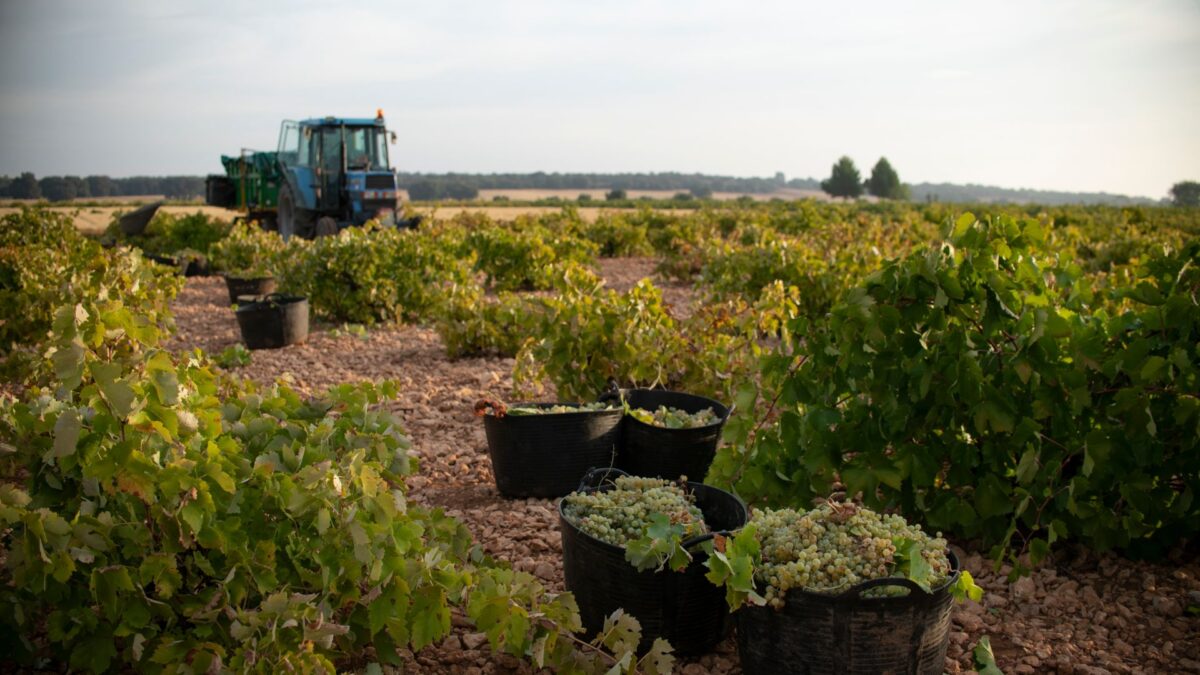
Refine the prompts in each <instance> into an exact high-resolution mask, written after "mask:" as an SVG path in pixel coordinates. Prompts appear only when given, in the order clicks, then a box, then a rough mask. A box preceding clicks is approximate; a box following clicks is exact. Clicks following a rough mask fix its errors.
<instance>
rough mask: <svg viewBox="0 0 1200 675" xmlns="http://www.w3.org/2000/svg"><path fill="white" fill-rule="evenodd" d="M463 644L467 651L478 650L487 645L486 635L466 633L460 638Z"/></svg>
mask: <svg viewBox="0 0 1200 675" xmlns="http://www.w3.org/2000/svg"><path fill="white" fill-rule="evenodd" d="M462 641H463V644H465V645H466V646H467V648H468V649H479V648H480V647H482V646H484V645H486V644H487V641H488V639H487V635H486V634H484V633H466V634H464V635H463V636H462Z"/></svg>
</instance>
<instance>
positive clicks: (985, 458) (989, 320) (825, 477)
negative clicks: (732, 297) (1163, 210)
mask: <svg viewBox="0 0 1200 675" xmlns="http://www.w3.org/2000/svg"><path fill="white" fill-rule="evenodd" d="M1198 250H1200V244H1198V243H1195V242H1193V243H1192V244H1190V245H1189V246H1188V247H1187V248H1186V249H1184V250H1182V251H1180V252H1178V253H1173V254H1170V255H1162V254H1160V255H1158V256H1156V257H1155V258H1153V259H1151V260H1147V261H1145V262H1144V264H1143V265H1142V267H1141V268H1140V269H1139V270H1138V272H1137V273H1138V276H1139V278H1138V279H1137V280H1135V281H1134V282H1132V283H1130V284H1128V285H1122V286H1119V287H1116V288H1114V289H1113V290H1112V291H1110V292H1109V294H1108V295H1107V297H1102V296H1101V294H1098V293H1096V292H1095V291H1093V290H1092V288H1091V286H1090V285H1089V283H1088V281H1087V280H1086V279H1085V278H1084V276H1083V271H1082V270H1081V269H1080V267H1079V266H1078V265H1076V264H1073V263H1072V261H1071V260H1069V259H1065V258H1064V259H1063V260H1061V261H1060V260H1058V259H1057V258H1056V256H1055V255H1054V254H1053V252H1052V251H1051V250H1050V249H1049V246H1048V241H1047V229H1046V227H1045V226H1044V225H1043V224H1041V223H1039V222H1038V221H1035V220H1021V221H1018V220H1015V219H1013V218H1010V217H1007V216H1001V217H997V218H994V219H990V220H988V221H985V222H976V220H975V218H974V217H972V216H970V215H967V216H964V217H962V218H960V219H959V220H958V221H957V223H956V224H955V226H954V227H953V232H952V233H951V235H950V238H949V239H948V240H947V241H946V242H944V243H942V244H939V245H936V246H932V247H930V248H929V249H926V250H924V251H918V252H915V253H913V254H911V255H909V256H907V257H905V258H902V259H897V260H894V261H891V262H889V263H887V264H886V265H884V266H883V268H882V269H880V270H879V271H877V272H875V273H873V274H871V275H869V276H868V277H867V278H866V279H865V280H864V281H863V283H862V284H861V285H860V286H858V287H857V288H854V289H852V290H850V291H849V292H847V293H846V294H845V295H844V296H843V297H842V298H841V299H840V301H839V302H838V303H837V304H836V305H835V306H834V307H833V308H832V310H831V313H830V316H829V318H828V320H826V321H809V320H805V319H800V320H797V321H796V322H794V323H793V325H792V326H791V332H792V334H793V335H796V336H803V341H800V340H796V341H793V342H792V343H791V344H788V345H784V346H783V348H781V349H780V350H779V353H778V354H777V355H776V356H773V357H770V358H768V359H766V360H765V361H764V370H763V376H764V383H766V384H765V389H766V391H767V392H769V393H768V394H767V396H766V398H767V399H770V400H772V401H773V403H772V405H771V406H770V407H769V408H768V410H767V412H766V413H765V414H764V415H763V417H762V418H761V419H760V420H759V421H758V422H757V423H751V422H749V421H742V422H738V423H731V425H730V426H729V427H728V430H729V434H730V436H729V437H730V438H732V439H733V440H735V441H736V442H735V445H734V447H732V448H726V449H725V450H723V451H722V452H721V453H720V454H719V456H718V459H717V461H716V462H714V466H713V469H712V472H711V473H710V479H715V480H717V481H718V482H732V483H735V484H736V485H737V487H738V489H739V491H740V492H742V493H743V494H745V495H747V496H749V497H750V498H752V499H758V500H763V501H766V502H769V503H775V504H803V503H805V502H807V500H808V499H810V498H811V497H813V496H816V495H824V494H828V493H829V491H830V490H831V489H832V488H833V485H834V481H835V480H839V479H840V481H841V483H842V484H843V485H844V486H845V488H846V491H847V493H848V494H850V495H854V494H858V493H861V494H862V496H863V499H864V501H865V502H866V503H867V504H868V505H870V506H873V507H876V508H892V507H897V508H899V509H900V510H901V511H902V512H903V513H905V514H906V515H908V516H909V517H911V518H915V519H917V520H920V521H922V522H924V523H926V524H927V525H928V526H929V527H930V528H931V529H937V530H943V531H948V532H954V533H956V534H958V535H959V536H963V537H968V538H980V539H982V540H983V541H984V542H985V543H986V544H988V545H991V546H994V547H995V548H994V553H995V554H996V555H997V556H1002V555H1006V556H1008V557H1009V558H1011V559H1013V560H1014V561H1015V559H1016V556H1017V554H1019V553H1021V552H1024V551H1028V552H1029V553H1030V554H1031V557H1032V559H1033V561H1034V562H1037V561H1038V560H1040V559H1041V558H1042V557H1044V556H1045V555H1046V553H1047V552H1048V551H1049V549H1050V547H1051V546H1052V545H1053V544H1054V543H1055V542H1056V541H1058V540H1060V539H1065V538H1074V539H1078V540H1081V541H1083V542H1085V543H1087V544H1088V545H1090V546H1093V547H1095V548H1098V549H1106V548H1111V547H1122V548H1132V549H1137V550H1143V551H1145V552H1153V551H1154V550H1158V549H1160V548H1161V547H1164V546H1168V545H1170V544H1171V543H1173V542H1177V541H1179V539H1180V538H1182V537H1187V536H1190V535H1193V534H1195V533H1196V531H1197V530H1198V528H1200V517H1198V513H1197V506H1196V502H1195V500H1194V495H1195V494H1196V493H1197V491H1200V478H1198V476H1200V463H1198V460H1197V458H1198V457H1200V453H1198V452H1197V438H1200V433H1198V428H1197V425H1198V422H1200V405H1198V399H1197V398H1196V395H1195V392H1196V391H1197V390H1200V382H1198V381H1197V377H1198V376H1197V370H1198V369H1197V364H1198V363H1200V350H1197V348H1196V345H1197V344H1198V342H1200V310H1198V309H1197V300H1196V298H1197V284H1200V274H1198V273H1197V272H1196V258H1197V255H1200V254H1198ZM757 397H758V394H756V392H755V391H754V388H753V387H752V386H750V387H746V388H744V389H743V391H741V392H739V401H745V402H747V403H751V404H752V403H753V402H754V401H755V400H756V398H757Z"/></svg>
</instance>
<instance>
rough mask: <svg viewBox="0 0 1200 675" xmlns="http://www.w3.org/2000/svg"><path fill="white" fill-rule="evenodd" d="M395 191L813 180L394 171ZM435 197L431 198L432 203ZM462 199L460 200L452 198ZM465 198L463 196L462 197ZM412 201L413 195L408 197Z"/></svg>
mask: <svg viewBox="0 0 1200 675" xmlns="http://www.w3.org/2000/svg"><path fill="white" fill-rule="evenodd" d="M397 176H398V180H399V185H400V187H401V188H404V189H407V190H408V193H409V194H410V195H413V194H414V193H413V189H414V188H417V190H418V191H420V192H421V193H422V194H425V193H426V191H428V190H430V189H432V190H434V191H435V192H441V193H445V192H448V191H450V190H457V191H459V192H460V193H462V192H465V191H466V190H467V189H469V188H474V189H475V190H476V191H478V190H625V191H628V190H666V191H672V192H689V193H691V194H693V195H711V194H712V193H714V192H743V193H751V194H769V193H771V192H775V191H776V190H779V189H780V188H784V187H789V188H799V189H810V190H811V189H816V187H817V181H815V180H812V179H810V178H794V179H792V180H790V181H789V180H787V178H786V177H785V176H784V174H783V173H776V174H775V175H774V176H772V177H770V178H737V177H735V176H707V175H704V174H699V173H691V174H688V173H676V172H667V173H546V172H544V171H538V172H536V173H488V174H468V173H443V174H432V173H404V172H402V173H399V174H397ZM437 198H438V197H435V199H437ZM452 198H456V199H462V198H463V197H452ZM466 198H467V199H469V197H466ZM413 199H419V197H416V196H415V195H414V196H413Z"/></svg>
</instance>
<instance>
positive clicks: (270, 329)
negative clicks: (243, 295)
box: [234, 295, 308, 349]
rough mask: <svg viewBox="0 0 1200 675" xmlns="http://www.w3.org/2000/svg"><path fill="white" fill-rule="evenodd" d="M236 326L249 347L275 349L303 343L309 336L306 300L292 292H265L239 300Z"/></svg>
mask: <svg viewBox="0 0 1200 675" xmlns="http://www.w3.org/2000/svg"><path fill="white" fill-rule="evenodd" d="M234 313H235V314H236V315H237V321H238V328H240V329H241V330H242V341H243V342H245V343H246V346H247V347H249V348H250V349H276V348H279V347H286V346H288V345H293V344H298V343H301V342H304V340H305V339H306V338H307V337H308V299H307V298H304V297H299V296H294V295H267V296H263V297H262V298H261V299H258V300H255V301H253V302H246V303H242V302H239V303H238V308H237V311H236V312H234Z"/></svg>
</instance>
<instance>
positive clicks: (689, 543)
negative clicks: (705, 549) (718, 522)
mask: <svg viewBox="0 0 1200 675" xmlns="http://www.w3.org/2000/svg"><path fill="white" fill-rule="evenodd" d="M718 535H720V536H722V537H732V536H733V532H731V531H730V530H717V531H716V532H705V533H704V534H698V535H696V536H694V537H691V538H689V539H684V540H683V541H682V542H680V543H679V546H680V547H681V548H691V547H693V546H695V545H696V544H703V543H704V542H706V541H708V540H709V539H713V538H715V537H717V536H718Z"/></svg>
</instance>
